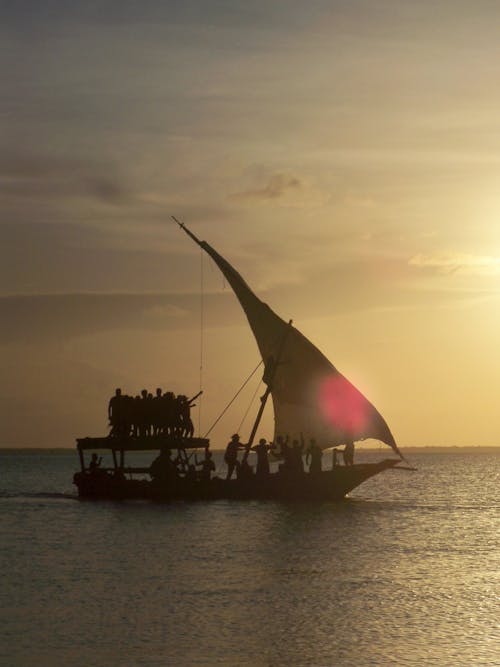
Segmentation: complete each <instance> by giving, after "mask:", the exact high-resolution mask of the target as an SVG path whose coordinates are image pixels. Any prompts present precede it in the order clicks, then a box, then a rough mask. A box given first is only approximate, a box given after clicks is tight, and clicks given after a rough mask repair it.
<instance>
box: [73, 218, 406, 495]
mask: <svg viewBox="0 0 500 667" xmlns="http://www.w3.org/2000/svg"><path fill="white" fill-rule="evenodd" d="M173 219H174V220H175V222H176V223H177V224H178V225H179V227H180V228H181V229H182V230H183V231H184V232H185V233H186V234H187V235H188V236H189V237H190V238H191V239H192V240H193V241H194V242H195V243H196V244H197V245H198V246H199V247H200V248H202V250H203V251H204V252H206V253H207V254H208V255H209V256H210V257H211V258H212V259H213V261H214V262H215V264H216V265H217V267H218V268H219V269H220V271H221V272H222V274H223V276H224V277H225V279H226V280H227V282H228V283H229V285H230V286H231V288H232V290H233V292H234V293H235V295H236V297H237V299H238V301H239V303H240V305H241V307H242V309H243V311H244V313H245V315H246V317H247V320H248V323H249V325H250V328H251V330H252V332H253V335H254V337H255V340H256V342H257V346H258V348H259V351H260V355H261V358H262V362H263V364H264V375H263V381H264V383H265V384H266V390H265V393H264V395H263V396H262V398H261V405H260V407H259V410H258V413H257V416H256V418H255V422H254V425H253V428H252V431H251V434H250V438H249V441H248V444H247V449H246V452H245V454H244V459H243V460H244V461H246V458H247V456H248V452H249V451H250V447H251V446H252V444H253V441H254V438H255V434H256V432H257V429H258V426H259V423H260V419H261V417H262V414H263V412H264V408H265V405H266V402H267V400H268V398H269V397H271V400H272V404H273V410H274V425H275V433H274V442H275V443H276V442H283V441H284V440H288V439H290V440H297V441H298V439H299V438H300V440H301V441H302V442H304V443H307V444H309V445H312V446H314V447H318V448H320V449H321V450H324V449H327V448H332V447H333V448H335V447H336V446H339V445H347V446H348V447H352V443H354V442H356V441H361V440H365V439H367V438H372V439H376V440H379V441H381V442H383V443H385V444H386V445H388V446H389V447H390V448H391V449H392V450H393V452H394V453H395V454H396V455H397V457H398V458H394V457H392V458H389V459H384V460H382V461H380V462H378V463H365V464H353V465H345V466H340V465H337V466H333V467H332V469H331V470H328V471H321V470H316V471H315V472H314V473H313V472H309V473H303V472H301V471H299V472H298V473H297V471H294V473H293V474H292V473H291V471H287V470H286V469H285V467H283V469H282V470H281V471H280V472H278V473H273V474H269V475H266V476H265V477H264V478H262V477H261V478H257V477H256V476H255V475H251V474H250V475H247V476H245V478H244V479H243V478H241V479H236V480H223V479H219V478H214V479H211V480H210V479H209V480H206V479H205V480H203V481H198V482H197V483H194V482H193V481H192V480H189V482H188V481H187V480H186V478H183V477H179V478H176V479H175V480H174V481H173V480H172V479H170V481H169V483H167V484H164V485H162V486H158V484H156V485H155V484H153V483H152V482H149V481H146V480H144V479H142V480H138V479H135V478H134V477H133V475H134V474H137V473H142V474H144V473H145V472H148V469H147V468H134V467H126V465H125V452H127V451H145V450H151V449H153V450H154V449H156V450H158V449H159V450H161V449H165V448H167V449H169V450H177V457H178V459H179V460H181V461H185V462H186V461H187V460H188V458H189V456H188V453H187V452H189V451H190V450H196V449H198V448H208V446H209V442H208V440H207V439H204V438H182V437H177V436H156V437H151V436H150V437H143V438H140V437H139V438H132V437H130V436H126V437H122V438H109V437H108V438H80V439H78V440H77V448H78V451H79V454H80V462H81V472H80V473H77V474H76V475H75V477H74V482H75V484H76V485H77V487H78V490H79V493H80V495H83V496H89V497H152V498H155V499H159V500H170V499H172V498H184V499H198V498H202V499H212V498H234V499H238V498H242V499H243V498H277V499H311V500H328V499H330V500H338V499H341V498H343V497H344V496H345V495H346V494H348V493H349V492H350V491H351V490H352V489H354V488H356V487H357V486H359V485H360V484H361V483H362V482H364V481H365V480H366V479H368V478H370V477H373V476H374V475H376V474H378V473H380V472H382V471H384V470H387V469H389V468H394V467H395V466H396V465H397V464H398V463H400V462H401V460H403V456H402V454H401V452H400V451H399V448H398V446H397V444H396V441H395V440H394V437H393V435H392V433H391V431H390V429H389V427H388V425H387V423H386V422H385V420H384V418H383V417H382V415H381V414H380V413H379V412H378V411H377V410H376V408H375V407H374V406H373V405H372V404H371V403H370V402H369V401H368V400H367V399H366V398H365V397H364V396H363V394H362V393H361V392H360V391H359V390H358V389H356V387H354V385H352V384H351V383H350V382H349V380H347V378H345V377H344V376H343V375H342V374H341V373H340V372H339V371H338V370H337V369H336V368H335V366H334V365H333V364H332V363H331V362H330V361H329V360H328V359H327V358H326V357H325V355H324V354H323V353H322V352H320V350H319V349H318V348H317V347H315V345H313V343H311V341H309V340H308V339H307V338H306V337H305V336H304V335H303V334H302V333H301V332H300V331H299V330H298V329H296V328H295V327H294V326H293V324H292V321H289V322H285V320H283V319H282V318H280V317H279V316H278V315H277V314H276V313H275V312H274V311H273V310H272V309H271V308H270V307H269V306H268V305H267V304H266V303H264V302H263V301H261V300H260V299H259V298H258V297H257V296H256V295H255V294H254V292H253V291H252V290H251V289H250V287H249V286H248V285H247V283H246V282H245V280H244V279H243V278H242V276H241V275H240V274H239V273H238V272H237V271H236V270H235V269H234V268H233V267H232V266H231V264H230V263H229V262H228V261H227V260H226V259H224V257H222V256H221V255H219V253H218V252H217V251H216V250H215V249H214V248H212V246H210V245H209V244H208V243H207V242H206V241H200V240H199V239H198V238H197V237H196V236H195V234H193V232H191V231H190V230H189V229H188V228H187V227H186V225H185V224H184V223H182V222H179V221H178V220H177V219H176V218H175V217H174V218H173ZM97 448H105V449H111V451H112V453H113V461H114V467H113V469H109V470H101V471H99V475H91V474H89V470H88V469H87V468H86V467H85V462H84V454H83V453H84V451H85V450H89V449H97ZM278 453H279V452H278ZM118 454H119V461H118ZM400 469H401V468H400ZM125 474H128V475H129V477H128V478H126V477H125Z"/></svg>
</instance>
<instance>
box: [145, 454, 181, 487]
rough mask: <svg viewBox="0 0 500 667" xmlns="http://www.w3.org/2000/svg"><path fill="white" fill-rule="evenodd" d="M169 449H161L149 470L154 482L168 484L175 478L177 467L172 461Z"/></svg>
mask: <svg viewBox="0 0 500 667" xmlns="http://www.w3.org/2000/svg"><path fill="white" fill-rule="evenodd" d="M171 457H172V452H171V451H170V449H162V450H161V452H160V454H159V456H157V457H156V459H155V460H154V461H153V463H152V464H151V466H150V468H149V474H150V475H151V477H152V478H153V481H154V482H160V483H162V484H163V483H169V482H172V481H173V480H175V479H176V478H177V466H176V465H175V463H174V461H172V458H171Z"/></svg>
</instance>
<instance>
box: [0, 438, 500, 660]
mask: <svg viewBox="0 0 500 667" xmlns="http://www.w3.org/2000/svg"><path fill="white" fill-rule="evenodd" d="M411 459H412V462H413V463H414V464H415V465H417V466H418V472H414V473H404V472H391V471H389V472H386V473H384V474H382V475H380V476H378V477H377V478H375V479H373V480H371V481H369V482H367V483H365V484H364V485H363V486H362V487H360V488H359V489H358V490H357V491H356V492H355V493H353V495H352V497H351V498H350V499H349V500H347V501H345V502H342V503H328V504H320V505H312V504H281V503H274V502H250V503H243V502H242V503H238V502H232V503H229V502H227V501H220V502H212V503H195V504H184V503H177V504H173V505H166V506H156V505H151V504H148V503H143V502H127V503H110V502H88V501H87V502H83V501H78V500H76V499H75V498H74V497H72V494H74V490H73V488H72V485H71V477H72V473H73V471H74V469H75V468H76V464H77V461H76V455H74V454H73V453H68V454H44V455H18V454H16V455H12V454H11V455H6V454H2V455H0V531H1V533H0V534H1V547H0V554H1V557H0V566H1V572H2V583H1V588H0V606H1V610H0V614H1V618H0V664H1V665H2V666H3V665H5V666H8V667H18V666H19V667H30V666H31V665H37V666H39V667H43V666H45V665H47V666H50V667H54V666H66V665H68V666H70V665H71V667H79V666H82V667H83V666H85V667H91V666H93V665H95V666H99V667H101V666H102V667H108V666H111V665H120V666H124V667H128V666H130V667H132V666H136V665H137V666H138V665H147V666H148V667H155V666H157V665H158V666H160V665H161V666H162V667H163V666H165V665H175V666H177V665H179V666H191V665H228V666H229V665H230V666H235V667H236V666H239V665H249V666H252V667H253V666H260V665H268V666H281V665H287V666H295V665H308V666H309V665H312V666H323V665H324V666H325V667H330V666H333V665H337V666H341V667H348V666H349V667H351V666H352V667H364V666H368V665H382V666H387V665H449V666H450V667H452V666H453V667H457V666H462V665H463V666H467V667H471V666H475V665H496V666H498V665H499V664H500V629H499V619H500V604H499V591H500V548H499V516H500V497H499V492H498V486H499V485H498V482H499V467H500V466H499V462H500V451H499V450H496V451H495V450H493V451H491V452H490V453H485V452H480V453H477V454H468V453H449V454H437V453H429V454H415V455H413V456H412V457H411Z"/></svg>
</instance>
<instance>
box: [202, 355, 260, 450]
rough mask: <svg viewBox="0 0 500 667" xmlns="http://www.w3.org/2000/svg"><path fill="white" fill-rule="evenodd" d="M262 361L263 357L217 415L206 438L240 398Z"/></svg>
mask: <svg viewBox="0 0 500 667" xmlns="http://www.w3.org/2000/svg"><path fill="white" fill-rule="evenodd" d="M262 363H263V361H262V359H261V360H260V361H259V363H258V364H257V366H256V367H255V368H254V369H253V371H252V372H251V373H250V375H249V376H248V377H247V379H246V380H245V382H244V383H243V384H242V385H241V387H240V388H239V389H238V391H237V392H236V394H235V395H234V396H233V398H232V399H231V400H230V401H229V403H228V404H227V405H226V407H225V408H224V410H223V411H222V412H221V413H220V415H219V416H218V417H217V419H216V420H215V421H214V423H213V424H212V426H211V427H210V428H209V429H208V431H207V432H206V433H205V435H204V436H203V437H204V438H206V437H207V436H208V435H209V434H210V433H211V431H212V430H213V429H214V428H215V426H216V425H217V424H218V423H219V422H220V420H221V419H222V417H223V416H224V415H225V414H226V412H227V411H228V410H229V408H230V407H231V405H232V404H233V403H234V401H235V400H236V399H237V398H238V396H239V395H240V393H241V392H242V391H243V389H244V388H245V387H246V385H247V384H248V383H249V382H250V380H251V379H252V377H253V376H254V375H255V373H256V372H257V370H258V368H259V367H260V366H261V365H262Z"/></svg>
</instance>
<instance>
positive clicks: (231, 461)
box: [224, 433, 245, 479]
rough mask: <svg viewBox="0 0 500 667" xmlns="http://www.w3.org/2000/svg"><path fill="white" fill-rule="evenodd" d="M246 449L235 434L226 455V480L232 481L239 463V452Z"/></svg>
mask: <svg viewBox="0 0 500 667" xmlns="http://www.w3.org/2000/svg"><path fill="white" fill-rule="evenodd" d="M240 449H245V445H242V444H241V443H240V436H239V435H238V434H237V433H235V434H234V435H232V436H231V441H230V442H229V443H228V445H227V447H226V451H225V453H224V462H225V464H226V465H227V475H226V479H231V477H232V475H233V472H234V470H235V468H236V464H237V462H238V450H240Z"/></svg>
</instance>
